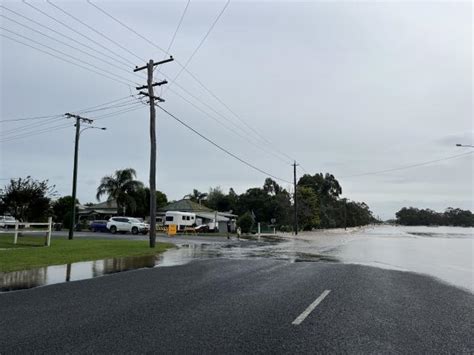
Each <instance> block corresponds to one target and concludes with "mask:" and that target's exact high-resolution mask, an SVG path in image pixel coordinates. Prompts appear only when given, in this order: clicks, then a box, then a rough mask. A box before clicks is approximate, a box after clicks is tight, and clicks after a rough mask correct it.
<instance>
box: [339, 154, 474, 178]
mask: <svg viewBox="0 0 474 355" xmlns="http://www.w3.org/2000/svg"><path fill="white" fill-rule="evenodd" d="M472 153H474V152H472V151H470V152H467V153H462V154H456V155H451V156H449V157H445V158H440V159H434V160H428V161H424V162H421V163H416V164H412V165H406V166H401V167H398V168H391V169H385V170H378V171H372V172H368V173H362V174H355V175H347V176H342V177H341V179H346V178H351V177H359V176H367V175H377V174H383V173H388V172H392V171H398V170H405V169H411V168H416V167H419V166H423V165H428V164H432V163H437V162H440V161H445V160H450V159H456V158H460V157H463V156H467V155H470V154H472Z"/></svg>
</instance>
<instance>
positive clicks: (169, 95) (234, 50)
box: [0, 1, 474, 218]
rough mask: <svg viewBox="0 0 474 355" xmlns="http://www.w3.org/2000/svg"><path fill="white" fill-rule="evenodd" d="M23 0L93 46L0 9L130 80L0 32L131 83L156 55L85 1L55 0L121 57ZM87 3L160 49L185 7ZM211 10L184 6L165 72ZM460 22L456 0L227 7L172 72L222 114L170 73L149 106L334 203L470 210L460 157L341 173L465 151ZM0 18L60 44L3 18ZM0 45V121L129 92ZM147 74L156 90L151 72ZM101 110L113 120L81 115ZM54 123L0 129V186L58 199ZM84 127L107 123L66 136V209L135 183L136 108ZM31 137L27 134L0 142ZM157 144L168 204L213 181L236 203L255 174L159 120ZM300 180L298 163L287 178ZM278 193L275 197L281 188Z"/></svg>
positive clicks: (140, 137) (140, 126)
mask: <svg viewBox="0 0 474 355" xmlns="http://www.w3.org/2000/svg"><path fill="white" fill-rule="evenodd" d="M32 3H33V4H34V5H35V6H37V7H38V8H40V9H41V10H42V11H45V12H46V13H48V14H50V15H51V16H53V17H54V18H56V19H58V20H60V21H63V22H65V23H67V24H68V25H69V26H71V27H73V28H74V29H75V30H77V31H78V32H79V33H82V34H84V35H87V36H88V37H90V38H92V39H93V40H95V41H96V42H98V43H100V44H102V45H103V46H105V47H106V48H107V49H108V50H107V51H105V50H104V48H103V47H102V48H101V47H98V46H97V45H96V44H94V43H93V42H91V41H90V40H88V39H85V38H84V37H81V36H80V35H78V34H77V33H76V32H73V31H71V30H69V29H67V28H65V27H62V26H61V25H60V24H58V23H57V22H54V21H53V20H51V19H49V18H47V17H46V16H44V15H42V14H40V13H39V12H36V11H35V10H33V9H32V8H30V7H28V6H27V5H25V4H23V3H21V2H9V1H3V2H2V4H3V5H4V6H5V7H8V8H9V9H11V10H14V11H17V12H19V13H21V14H23V15H24V16H27V17H29V18H31V19H34V20H35V21H38V22H39V23H41V24H44V25H46V26H49V27H51V28H53V29H55V30H57V31H59V32H61V33H63V34H66V35H68V36H70V37H72V38H75V39H77V40H78V41H79V42H82V43H86V44H88V45H90V46H91V47H94V48H96V49H98V50H101V51H102V52H107V53H106V54H109V56H111V57H112V58H116V59H117V61H116V62H115V61H114V63H112V64H116V65H118V66H120V67H122V68H125V69H129V70H130V74H128V73H127V72H126V71H123V70H119V69H118V68H116V67H114V66H110V65H108V64H106V63H104V62H101V61H99V60H97V59H94V58H91V57H90V56H87V55H85V54H82V53H80V52H78V51H75V50H74V49H71V48H68V47H66V46H64V45H61V44H60V43H58V42H55V41H53V40H50V39H48V38H46V37H43V36H41V35H40V34H37V33H35V32H32V31H30V30H28V29H26V28H24V27H22V26H20V25H18V24H15V23H13V22H11V21H9V20H6V19H5V18H3V17H2V18H1V20H2V25H1V26H2V27H3V28H6V29H8V30H11V31H14V32H16V33H18V34H21V35H23V36H25V37H27V38H31V39H33V40H35V41H37V42H40V43H42V44H45V45H48V46H50V47H51V48H54V49H56V50H60V51H62V52H64V53H65V54H68V55H71V56H72V57H74V58H78V59H80V60H83V61H86V62H89V63H93V64H94V65H96V66H98V67H100V69H104V70H108V71H110V72H112V73H113V74H116V75H120V76H123V77H125V78H126V79H128V80H130V81H131V82H132V81H133V82H137V83H143V84H144V83H145V76H144V75H145V73H144V72H142V73H140V76H141V77H142V78H139V77H135V76H134V75H133V74H132V69H133V65H143V64H144V63H145V60H148V59H150V58H153V59H154V60H161V59H163V58H164V54H163V53H162V52H160V51H159V50H158V49H157V48H155V47H153V46H152V45H150V44H149V43H147V42H146V41H144V40H143V39H141V38H139V37H138V36H137V35H135V34H134V33H132V32H130V31H128V30H127V29H125V28H124V27H122V26H120V25H119V24H117V23H116V22H114V21H113V20H111V19H110V18H108V17H106V16H105V15H104V14H103V13H101V12H99V11H98V10H97V9H95V8H94V7H92V6H91V5H89V4H88V3H87V2H86V1H57V2H55V3H56V4H57V5H59V6H60V7H61V8H63V9H64V10H66V11H68V12H70V13H72V14H74V15H75V16H76V17H77V18H79V19H80V20H82V21H84V22H86V23H87V24H88V25H90V26H92V27H93V28H94V29H96V30H97V31H100V32H101V33H103V34H104V35H106V36H108V37H110V38H112V39H113V40H114V41H116V42H118V43H119V44H120V45H121V46H123V47H124V48H127V49H128V50H129V51H130V52H132V53H134V54H136V57H135V56H132V54H130V53H129V52H127V51H125V50H124V49H123V48H120V47H118V46H116V45H115V44H113V43H111V42H109V41H107V40H106V39H105V38H103V37H101V36H99V35H98V34H97V33H95V32H93V31H91V30H89V29H87V28H86V27H84V26H82V25H81V24H79V23H78V22H75V21H74V20H73V19H71V18H68V17H67V16H66V15H65V14H63V13H61V12H60V11H59V10H57V9H56V8H54V7H53V6H51V5H49V4H48V3H46V2H43V1H41V2H40V1H33V2H32ZM96 3H97V4H98V5H99V6H101V7H102V8H103V9H105V10H106V11H107V12H108V13H110V14H112V15H114V16H116V17H117V18H118V19H120V20H122V21H123V22H124V23H125V24H127V25H128V26H130V27H131V28H133V29H134V30H135V31H137V32H138V33H140V34H141V35H143V36H145V37H146V38H149V39H150V40H152V41H153V42H154V43H156V44H157V45H159V46H160V47H163V48H167V47H168V45H169V43H170V40H171V38H172V35H173V33H174V31H175V30H176V27H177V24H178V21H179V19H180V17H181V15H182V13H183V10H184V8H185V6H186V1H184V2H178V1H168V2H162V1H148V2H138V1H122V2H120V1H114V2H112V1H97V2H96ZM224 5H225V2H222V1H216V2H200V1H191V3H190V5H189V7H188V9H187V12H186V14H185V17H184V20H183V22H182V25H181V28H180V30H179V32H178V33H177V36H176V38H175V41H174V44H173V46H172V48H171V51H170V52H171V53H172V54H173V56H174V57H175V58H176V59H177V60H178V61H179V62H180V63H185V62H186V61H187V59H188V57H189V56H190V55H191V54H192V53H193V51H194V49H195V48H196V47H197V46H198V44H199V43H200V41H201V39H202V38H203V37H204V35H205V34H206V32H207V31H208V29H209V27H210V25H211V24H212V22H213V21H214V19H215V18H216V16H217V15H218V14H219V12H220V11H221V10H222V8H223V6H224ZM472 13H473V12H472V5H471V2H469V1H466V2H454V1H438V2H427V1H421V2H411V1H397V2H395V1H393V2H392V1H368V2H351V1H340V2H336V1H321V2H276V1H265V2H253V1H251V2H250V1H246V2H243V1H232V2H231V3H230V5H229V6H228V7H227V8H226V10H225V12H224V13H223V15H222V17H221V18H220V19H219V21H218V22H217V24H216V26H215V27H214V28H213V30H212V32H211V33H210V35H209V37H208V38H207V39H206V41H205V42H204V44H203V45H202V47H201V48H200V49H199V51H198V52H197V53H196V55H195V56H194V58H193V59H192V61H191V62H190V64H189V66H188V68H189V70H190V71H191V72H192V73H193V74H194V75H195V76H196V77H198V78H199V79H200V80H201V82H202V83H204V85H205V87H206V88H208V89H210V90H211V91H212V93H214V94H215V95H216V96H217V97H218V98H219V99H220V100H221V101H222V102H224V103H225V104H226V105H227V106H228V107H229V108H231V109H232V111H233V112H234V113H235V115H234V114H233V113H231V112H230V111H229V110H228V109H227V108H226V107H225V106H223V105H222V104H221V103H220V102H218V101H217V100H216V99H215V98H214V97H212V96H211V95H210V94H209V93H208V92H206V91H205V90H204V89H203V88H202V87H201V86H200V85H199V84H197V83H196V81H195V80H194V79H193V78H192V77H191V76H189V75H188V74H187V73H186V72H184V73H182V74H181V75H180V77H179V79H178V80H177V82H176V84H171V85H170V84H168V85H167V86H168V87H169V90H168V89H166V88H165V89H164V90H165V91H164V93H163V97H164V98H165V99H166V103H165V104H164V105H163V107H164V108H166V109H167V110H169V111H170V112H172V113H173V114H175V115H176V116H178V117H179V118H181V119H182V120H183V121H185V122H186V123H188V124H189V125H191V126H192V127H194V128H195V129H197V130H198V131H200V132H201V133H203V134H204V135H206V136H207V137H209V138H210V139H212V140H214V141H215V142H216V143H218V144H220V145H222V146H223V147H225V148H226V149H228V150H229V151H231V152H233V153H234V154H236V155H238V156H239V157H241V158H242V159H244V160H246V161H248V162H250V163H251V164H254V165H255V166H258V167H259V168H260V169H262V170H264V171H267V172H268V173H271V174H273V175H275V176H277V177H280V178H283V179H284V180H288V181H291V180H292V167H291V166H290V164H291V160H290V159H288V157H291V158H294V159H296V160H297V161H298V163H300V164H301V166H302V168H303V169H304V171H306V172H308V173H311V174H314V173H316V172H330V173H333V174H334V175H335V176H336V178H338V180H339V181H340V183H341V184H342V187H343V194H344V196H345V197H348V198H350V199H352V200H357V201H365V202H366V203H367V204H369V206H370V207H371V209H372V210H373V211H374V214H375V215H379V216H381V217H382V218H391V217H393V216H394V213H395V212H396V211H397V210H398V209H400V208H401V207H403V206H416V207H423V208H433V209H436V210H443V209H444V208H446V207H448V206H453V207H461V208H465V209H472V208H473V206H472V201H473V187H472V180H473V155H466V156H463V157H459V158H456V159H451V160H445V161H441V162H437V163H433V164H427V165H423V166H420V167H416V168H411V169H406V170H398V171H391V172H387V173H382V174H371V175H370V174H369V175H362V176H354V175H359V174H364V173H371V172H377V171H380V170H386V169H391V168H397V167H403V166H407V165H413V164H417V163H420V162H425V161H430V160H436V159H441V158H445V157H449V156H453V155H456V154H461V153H465V152H468V151H469V149H470V148H457V147H455V144H456V143H464V144H473V140H474V139H473V102H472ZM2 14H3V15H4V16H8V17H9V18H11V19H15V20H17V21H18V22H21V23H24V24H27V25H29V26H31V27H33V28H35V29H37V30H41V31H43V32H44V33H48V34H49V35H51V36H54V37H55V38H58V39H61V40H64V41H67V40H65V39H64V38H61V37H60V36H58V35H57V34H55V33H53V32H48V31H47V30H44V29H42V28H41V27H40V26H39V25H37V24H32V23H31V22H28V21H27V20H25V19H22V18H21V17H18V16H16V15H14V14H12V13H10V12H8V11H6V10H4V9H2ZM1 31H2V34H4V35H8V36H11V37H13V38H16V39H18V40H21V41H23V42H25V43H28V44H30V45H34V46H36V47H40V46H39V45H38V44H34V43H32V42H28V40H27V39H24V38H23V39H22V38H20V37H17V36H16V35H14V34H12V33H10V32H7V31H5V30H1ZM0 41H1V42H0V43H1V69H2V70H1V102H0V103H1V117H0V120H6V119H12V118H23V117H32V116H42V115H53V114H61V113H64V112H71V111H74V110H79V109H82V108H87V107H91V106H95V105H99V104H102V103H105V102H108V101H112V100H115V99H118V98H121V97H125V96H127V95H130V93H131V92H133V93H135V90H134V88H133V87H132V90H130V89H129V88H128V87H127V86H126V85H124V84H122V83H118V82H116V81H113V80H110V79H107V78H104V77H102V76H100V75H98V74H95V73H92V72H90V71H87V70H85V69H83V68H79V67H77V66H74V65H72V64H70V63H66V62H63V61H61V60H59V59H57V58H53V57H51V56H48V55H47V54H44V53H41V52H39V51H36V50H34V49H32V48H29V47H25V46H24V45H22V44H18V43H15V42H13V41H11V40H10V39H6V38H4V37H2V38H0ZM68 43H69V44H71V45H75V46H77V47H80V48H83V47H81V46H80V45H76V44H74V43H73V42H68ZM42 49H44V50H48V49H45V48H44V47H43V48H42ZM89 52H90V53H94V52H92V51H89ZM96 55H97V56H100V55H99V54H97V53H96ZM117 55H120V57H119V56H117ZM63 58H66V59H68V60H71V61H72V60H73V59H72V58H70V57H66V56H63ZM101 58H104V59H105V60H107V61H109V62H111V61H112V60H111V59H110V58H106V57H103V56H102V57H101ZM139 59H141V60H139ZM132 64H133V65H132ZM128 65H129V67H127V66H128ZM161 69H162V70H163V72H164V74H166V75H167V76H169V77H174V75H176V73H178V72H179V70H180V66H179V65H178V64H177V63H176V62H172V63H168V64H165V65H163V66H162V67H161ZM155 74H156V79H157V80H159V79H162V78H164V77H163V76H162V75H161V74H160V73H158V72H155ZM119 80H120V79H119ZM130 85H132V86H133V85H134V84H133V83H131V84H130ZM178 85H179V86H178ZM181 88H184V89H186V90H187V91H188V92H189V93H191V94H192V95H194V96H195V97H196V98H198V99H199V101H196V100H195V99H194V98H191V97H190V96H188V94H187V93H185V92H184V91H183V90H182V89H181ZM157 92H158V93H160V89H157ZM176 93H178V94H179V95H182V96H184V97H186V98H187V99H188V100H190V101H192V102H193V103H195V105H198V107H200V108H201V110H204V111H206V112H208V113H209V115H210V116H212V117H213V119H214V120H213V119H212V118H209V117H208V116H206V115H204V114H203V113H202V112H200V111H198V110H197V109H196V108H195V107H193V106H191V105H190V104H189V103H187V102H185V101H183V100H182V99H181V98H180V97H179V96H177V95H176ZM202 103H204V104H205V105H206V106H203V104H202ZM211 108H212V110H211ZM117 110H118V109H115V111H117ZM108 112H114V110H110V111H99V112H92V113H89V114H88V115H89V116H87V114H84V116H87V117H94V116H99V115H101V114H104V113H108ZM216 112H217V113H218V114H219V115H218V114H217V113H216ZM236 116H238V117H239V118H240V120H239V119H237V118H236ZM224 118H225V119H224ZM241 120H242V121H244V122H246V124H247V125H248V126H250V127H252V129H253V130H255V131H257V132H259V136H257V135H256V134H255V133H254V132H253V131H251V130H250V129H249V128H248V127H247V126H246V125H244V123H243V122H242V121H241ZM216 121H218V122H216ZM39 122H43V123H42V125H39V126H36V127H34V128H32V129H31V128H30V130H27V129H28V126H26V125H30V124H33V123H34V124H37V123H39ZM63 122H66V123H67V120H66V119H65V118H64V119H60V120H51V121H46V122H45V121H44V119H43V120H41V119H40V120H31V121H19V122H4V123H0V130H1V133H0V147H1V153H0V159H1V160H0V178H1V179H2V180H0V184H1V185H4V184H5V183H7V182H8V180H6V179H9V178H17V177H24V176H27V175H31V176H33V177H35V178H38V179H49V180H50V182H51V183H53V184H56V188H57V190H58V192H59V193H60V194H61V195H69V194H71V180H72V167H73V151H74V127H73V126H72V123H71V126H70V127H68V128H66V129H61V130H57V131H47V129H48V128H49V127H56V126H58V125H60V124H62V123H63ZM96 125H97V126H105V127H107V131H99V130H87V131H85V132H84V133H83V134H82V136H81V140H80V154H79V155H80V159H79V175H78V198H79V200H80V202H81V203H86V202H91V201H92V202H94V201H95V191H96V188H97V185H98V184H99V181H100V178H101V177H102V176H104V175H107V174H111V173H113V172H114V171H115V170H117V169H122V168H128V167H132V168H134V169H136V170H137V173H138V179H139V180H142V181H144V182H146V183H147V181H148V172H149V133H148V111H147V108H146V106H144V107H143V108H142V109H140V110H137V111H132V112H129V113H125V114H121V115H115V116H110V117H106V118H103V119H102V120H100V121H97V122H96ZM23 126H26V127H23ZM224 126H227V128H225V127H224ZM17 128H18V129H17ZM14 129H17V130H14ZM40 130H42V133H41V134H37V135H30V136H28V137H25V138H14V139H12V138H11V137H18V136H19V135H20V137H21V134H24V135H26V134H29V133H31V132H35V131H36V133H38V132H39V131H40ZM232 131H233V132H232ZM246 131H247V133H246V134H245V133H244V132H246ZM236 132H237V134H235V133H236ZM157 134H158V162H157V187H158V189H159V190H161V191H163V192H165V193H166V194H167V196H168V198H169V199H180V198H182V197H183V196H184V195H185V194H187V193H189V192H191V191H192V189H193V188H197V189H199V190H201V191H208V190H209V188H210V187H214V186H221V187H222V188H223V189H224V190H228V189H229V188H230V187H233V188H234V189H235V190H236V191H237V192H238V193H242V192H244V191H245V190H246V189H247V188H250V187H255V186H261V185H262V184H263V181H264V179H265V177H266V176H265V175H263V174H262V173H260V172H257V171H254V170H252V169H250V168H249V167H247V166H245V165H243V164H242V163H240V162H239V161H237V160H234V159H233V158H231V157H229V156H228V155H226V154H225V153H223V152H221V151H219V150H217V149H216V148H215V147H214V146H212V145H211V144H209V143H208V142H206V141H204V140H203V139H202V138H200V137H198V136H197V135H195V134H194V133H192V132H190V131H188V130H187V129H186V128H184V127H183V126H181V125H179V123H177V122H176V121H174V120H173V119H172V118H171V117H169V116H167V115H166V114H165V113H164V112H162V111H160V110H158V111H157ZM239 135H240V136H239ZM242 136H244V137H245V138H246V139H245V140H244V139H243V138H241V137H242ZM262 137H264V138H265V139H266V140H267V142H265V141H263V140H262ZM249 141H251V142H253V144H250V143H249ZM268 142H271V143H272V145H271V146H269V145H268ZM471 150H472V149H471ZM269 152H271V153H269ZM281 152H283V153H284V154H286V156H285V155H283V156H281ZM275 155H277V156H279V159H277V158H276V157H275ZM304 171H303V170H301V169H298V174H299V175H301V174H303V173H304ZM281 184H282V185H283V186H284V187H285V188H288V189H290V188H291V186H290V184H288V183H286V182H281Z"/></svg>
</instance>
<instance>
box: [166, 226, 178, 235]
mask: <svg viewBox="0 0 474 355" xmlns="http://www.w3.org/2000/svg"><path fill="white" fill-rule="evenodd" d="M177 230H178V226H177V225H176V224H170V225H169V226H168V235H170V236H171V235H176V232H177Z"/></svg>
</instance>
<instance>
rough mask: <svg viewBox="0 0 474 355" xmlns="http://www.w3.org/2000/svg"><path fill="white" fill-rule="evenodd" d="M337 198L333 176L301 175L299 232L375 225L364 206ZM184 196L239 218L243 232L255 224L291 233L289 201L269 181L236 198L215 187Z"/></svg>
mask: <svg viewBox="0 0 474 355" xmlns="http://www.w3.org/2000/svg"><path fill="white" fill-rule="evenodd" d="M341 194H342V187H341V185H340V184H339V182H338V181H337V179H336V178H335V177H334V175H332V174H329V173H326V174H324V175H323V174H322V173H319V174H315V175H309V174H306V175H303V176H302V177H301V178H300V179H299V180H298V183H297V186H296V200H297V212H298V213H297V215H298V227H299V229H302V230H312V229H314V228H341V227H355V226H362V225H367V224H370V223H375V222H376V219H375V218H374V216H373V214H372V211H370V208H369V206H368V205H367V204H366V203H364V202H355V201H349V200H347V199H345V198H340V195H341ZM188 196H189V198H190V199H191V200H193V201H195V202H199V203H201V204H203V205H205V206H207V207H209V208H211V209H213V210H218V211H232V213H234V214H236V215H238V216H239V220H238V224H239V225H240V226H241V227H242V229H243V231H244V232H245V231H246V230H248V229H250V228H252V227H255V225H256V223H257V222H260V223H261V224H264V225H271V226H274V227H275V228H277V229H278V230H280V231H291V230H292V229H293V221H294V200H293V197H292V195H291V194H290V192H288V191H287V190H286V189H284V188H283V187H281V186H280V185H279V184H278V183H277V182H276V181H275V180H273V179H271V178H267V179H265V181H264V183H263V186H262V187H254V188H250V189H248V190H247V191H245V192H244V193H242V194H240V195H238V194H237V193H236V192H235V191H234V189H232V188H230V189H229V192H228V193H224V192H223V191H222V189H221V188H220V187H215V188H211V189H210V191H209V193H203V192H200V191H198V190H196V189H195V190H193V192H192V193H191V194H189V195H188Z"/></svg>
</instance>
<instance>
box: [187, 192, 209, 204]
mask: <svg viewBox="0 0 474 355" xmlns="http://www.w3.org/2000/svg"><path fill="white" fill-rule="evenodd" d="M207 195H208V194H207V193H205V192H200V191H199V190H196V189H193V192H192V193H191V194H187V195H185V196H184V198H189V199H190V200H191V201H193V202H199V204H201V200H205V199H206V198H207Z"/></svg>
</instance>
